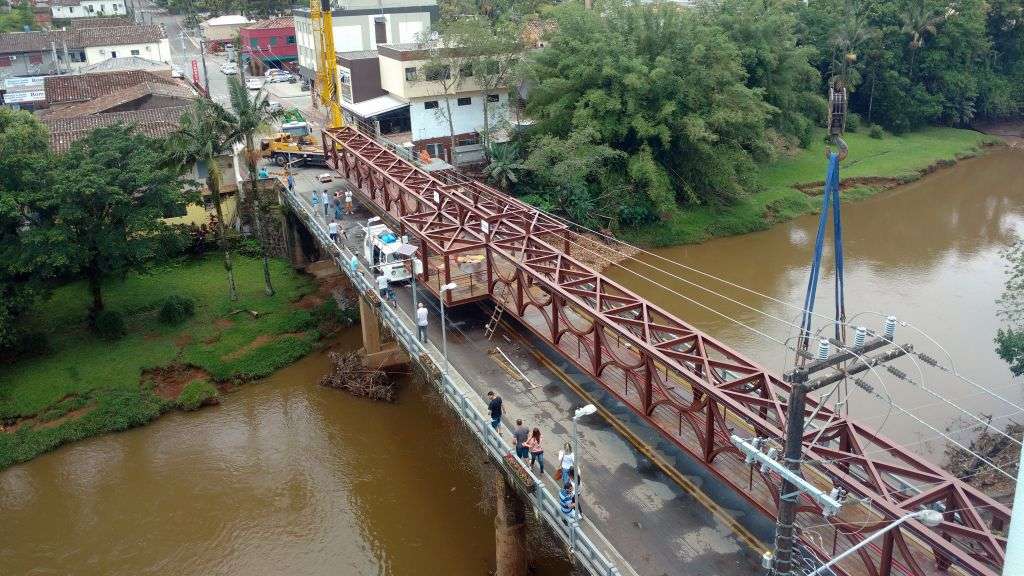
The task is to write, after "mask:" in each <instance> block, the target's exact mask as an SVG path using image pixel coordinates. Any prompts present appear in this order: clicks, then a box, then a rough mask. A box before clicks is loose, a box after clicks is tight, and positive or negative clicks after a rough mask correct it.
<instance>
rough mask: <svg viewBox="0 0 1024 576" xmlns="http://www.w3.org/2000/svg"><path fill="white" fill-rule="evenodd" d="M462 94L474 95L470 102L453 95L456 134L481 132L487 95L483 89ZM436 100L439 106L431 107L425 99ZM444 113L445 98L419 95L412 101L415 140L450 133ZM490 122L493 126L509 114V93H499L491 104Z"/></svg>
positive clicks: (410, 114)
mask: <svg viewBox="0 0 1024 576" xmlns="http://www.w3.org/2000/svg"><path fill="white" fill-rule="evenodd" d="M459 97H466V98H470V99H471V103H470V104H469V105H467V106H459V105H458V100H457V98H458V97H455V96H453V97H452V98H451V109H452V117H453V120H454V124H455V133H456V134H465V133H470V132H478V131H480V130H483V128H484V107H483V102H484V95H483V93H482V92H474V93H465V94H459ZM432 101H436V102H437V105H438V107H437V108H436V109H433V110H430V109H427V108H425V106H424V104H425V103H426V102H432ZM444 113H445V104H444V98H417V99H416V100H412V101H410V102H409V117H410V119H411V120H412V138H413V141H419V140H427V139H431V138H443V137H447V136H448V120H447V119H446V118H445V116H444V115H443V114H444ZM488 114H489V121H490V126H491V128H492V129H494V127H495V126H497V125H498V124H499V123H500V122H501V121H502V120H503V119H505V118H507V117H508V93H506V92H502V93H499V94H498V101H497V102H491V103H490V104H489V106H488Z"/></svg>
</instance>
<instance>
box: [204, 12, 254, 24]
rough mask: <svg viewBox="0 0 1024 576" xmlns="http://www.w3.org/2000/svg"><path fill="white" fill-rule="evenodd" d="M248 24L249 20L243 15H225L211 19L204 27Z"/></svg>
mask: <svg viewBox="0 0 1024 576" xmlns="http://www.w3.org/2000/svg"><path fill="white" fill-rule="evenodd" d="M248 23H249V19H248V18H246V17H245V16H242V15H241V14H225V15H224V16H217V17H216V18H210V19H209V20H207V21H206V22H203V26H238V25H240V24H248Z"/></svg>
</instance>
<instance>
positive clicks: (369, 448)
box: [0, 332, 570, 576]
mask: <svg viewBox="0 0 1024 576" xmlns="http://www.w3.org/2000/svg"><path fill="white" fill-rule="evenodd" d="M357 339H358V332H353V333H350V334H348V335H347V338H346V340H345V341H343V342H341V343H339V346H340V347H342V348H345V347H349V346H351V345H353V344H354V343H355V342H356V341H357ZM327 366H328V361H327V358H326V356H325V355H324V354H319V353H318V354H313V355H311V356H309V357H307V358H305V359H303V360H301V361H300V362H298V363H297V364H295V365H293V366H291V367H289V368H286V369H284V370H281V371H280V372H278V373H277V374H275V375H274V376H272V377H270V378H268V379H266V380H265V381H263V382H260V383H256V384H252V385H248V386H244V387H242V388H241V389H240V390H238V391H237V392H234V393H232V394H229V395H227V396H226V397H225V398H224V400H223V403H222V404H221V405H220V406H217V407H212V408H205V409H203V410H200V411H198V412H195V413H188V414H185V413H173V414H170V415H167V416H165V417H163V418H160V419H159V420H158V421H157V422H155V423H153V424H151V425H149V426H146V427H143V428H138V429H135V430H131V431H128V432H125V433H122V434H112V435H107V436H103V437H99V438H94V439H90V440H86V441H83V442H79V443H77V444H74V445H72V446H68V447H65V448H62V449H60V450H57V451H56V452H53V453H50V454H46V455H44V456H41V457H39V458H37V459H35V460H33V461H31V462H28V463H26V464H23V465H19V466H15V467H12V468H10V469H8V470H6V471H4V472H0V517H2V518H3V524H4V527H5V528H6V529H5V530H4V531H3V532H4V536H3V538H0V574H4V575H15V574H17V575H24V574H76V575H96V576H100V575H104V576H106V575H113V574H126V575H140V574H168V575H172V574H173V575H180V576H188V575H195V576H209V575H211V574H225V575H228V574H239V575H241V574H248V575H259V574H296V575H298V574H301V575H304V576H307V575H308V576H315V575H328V574H329V575H342V574H343V575H346V576H348V575H370V574H374V575H376V574H381V575H390V574H395V575H404V574H451V575H466V576H481V575H485V574H488V573H489V572H490V571H491V570H493V564H494V528H493V512H492V511H491V510H490V509H489V508H488V506H487V505H486V504H483V503H484V502H487V501H488V499H489V488H490V485H489V483H488V482H487V481H486V480H483V478H485V476H482V475H481V474H480V468H481V466H480V465H479V464H480V462H481V461H482V459H483V458H484V456H483V453H482V451H481V450H479V449H477V448H476V447H475V446H474V444H473V443H472V441H470V440H469V439H468V438H469V436H468V435H466V433H464V432H462V431H461V430H460V429H459V428H458V424H457V423H456V422H455V421H454V420H453V419H452V418H451V417H449V416H448V415H447V414H446V413H445V412H444V409H443V408H441V407H440V406H439V405H438V402H439V401H438V399H437V397H436V396H434V395H433V394H432V393H431V392H428V391H427V390H425V389H424V388H423V385H421V384H416V383H413V382H408V381H407V382H404V383H403V386H404V389H403V391H402V392H401V395H400V400H399V402H397V403H395V404H382V403H374V402H370V401H364V400H360V399H356V398H353V397H351V396H348V395H346V394H345V393H343V392H339V391H336V390H330V389H326V388H322V387H320V386H319V385H317V384H316V381H317V380H318V379H319V377H320V376H321V375H322V374H324V373H325V372H326V370H327ZM531 540H532V545H531V549H532V550H533V552H535V553H536V554H535V563H536V565H537V569H538V571H537V573H538V574H542V575H554V574H559V575H564V574H567V573H569V572H570V570H569V567H568V566H567V564H566V563H565V561H564V560H562V559H561V556H560V552H559V550H558V549H557V548H555V547H554V546H551V545H545V543H544V532H543V531H541V530H536V529H531Z"/></svg>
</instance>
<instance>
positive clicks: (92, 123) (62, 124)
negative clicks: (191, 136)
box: [42, 106, 188, 152]
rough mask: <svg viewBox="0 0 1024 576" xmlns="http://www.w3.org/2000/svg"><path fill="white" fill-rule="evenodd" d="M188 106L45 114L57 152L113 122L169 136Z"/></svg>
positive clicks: (44, 120)
mask: <svg viewBox="0 0 1024 576" xmlns="http://www.w3.org/2000/svg"><path fill="white" fill-rule="evenodd" d="M186 110H188V107H187V106H176V107H169V108H155V109H151V110H130V111H127V112H109V113H105V114H94V115H92V116H80V117H77V118H45V117H44V118H42V121H43V123H44V124H46V125H47V127H48V128H49V129H50V148H51V149H52V150H53V151H54V152H64V151H66V150H67V149H68V148H70V147H71V144H72V143H74V142H75V141H76V140H80V139H82V138H84V137H85V136H86V135H88V134H89V132H90V131H91V130H93V129H96V128H100V127H103V126H112V125H114V124H125V125H128V126H135V127H136V128H137V129H138V130H139V131H140V132H142V133H143V134H146V135H148V136H154V137H159V136H166V135H168V134H170V133H172V132H174V131H175V130H177V129H178V127H179V126H180V125H181V115H182V114H184V113H185V111H186Z"/></svg>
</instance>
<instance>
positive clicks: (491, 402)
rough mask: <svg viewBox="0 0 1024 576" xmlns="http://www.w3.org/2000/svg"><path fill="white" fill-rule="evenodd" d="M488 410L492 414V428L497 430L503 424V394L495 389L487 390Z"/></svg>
mask: <svg viewBox="0 0 1024 576" xmlns="http://www.w3.org/2000/svg"><path fill="white" fill-rule="evenodd" d="M487 411H488V412H490V414H491V428H494V430H495V431H497V430H498V426H501V412H502V409H501V396H498V395H497V394H495V393H494V390H491V391H489V392H487Z"/></svg>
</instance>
